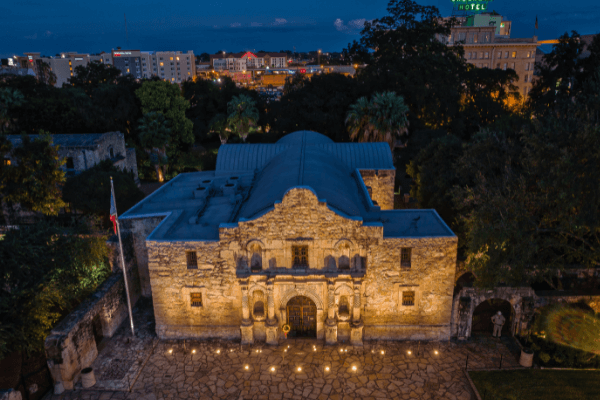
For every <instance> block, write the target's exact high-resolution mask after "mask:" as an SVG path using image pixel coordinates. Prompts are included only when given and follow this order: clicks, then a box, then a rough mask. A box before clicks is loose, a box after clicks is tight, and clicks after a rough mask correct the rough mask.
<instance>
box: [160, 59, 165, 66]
mask: <svg viewBox="0 0 600 400" xmlns="http://www.w3.org/2000/svg"><path fill="white" fill-rule="evenodd" d="M161 60H162V59H161ZM160 66H161V67H162V66H164V64H163V63H160Z"/></svg>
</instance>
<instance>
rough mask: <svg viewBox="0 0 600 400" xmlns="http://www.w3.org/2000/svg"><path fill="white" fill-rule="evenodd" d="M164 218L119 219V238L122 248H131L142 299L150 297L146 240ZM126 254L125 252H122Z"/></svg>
mask: <svg viewBox="0 0 600 400" xmlns="http://www.w3.org/2000/svg"><path fill="white" fill-rule="evenodd" d="M164 218H165V217H164V216H156V217H148V218H121V219H119V223H120V224H121V225H120V226H121V237H122V240H123V245H124V246H131V248H132V251H133V254H134V257H135V262H136V265H137V270H138V274H139V282H140V287H141V295H142V296H144V297H151V296H152V289H151V287H150V275H149V272H148V249H147V248H146V238H147V237H148V236H149V235H150V233H152V231H153V230H154V229H155V228H156V227H157V226H158V224H160V223H161V221H162V220H163V219H164ZM123 251H124V252H125V254H127V250H126V249H124V250H123Z"/></svg>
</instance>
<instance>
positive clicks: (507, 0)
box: [0, 0, 600, 57]
mask: <svg viewBox="0 0 600 400" xmlns="http://www.w3.org/2000/svg"><path fill="white" fill-rule="evenodd" d="M418 1H419V2H420V3H421V4H428V5H434V6H436V7H438V8H439V9H440V11H441V13H442V15H444V16H445V15H449V14H450V13H451V11H452V2H451V0H418ZM386 5H387V0H345V1H341V0H326V1H323V0H304V1H282V0H278V1H274V0H254V1H247V0H227V1H215V0H201V1H189V0H179V1H176V2H169V1H164V0H160V1H157V0H144V1H142V0H128V1H123V0H105V1H93V2H92V1H85V0H84V1H73V0H54V1H51V2H50V1H37V0H19V1H13V2H7V1H5V2H0V38H1V40H0V57H7V56H10V55H13V54H22V53H23V52H25V51H39V52H41V53H42V54H45V55H54V54H56V53H58V52H61V51H78V52H85V53H96V52H100V51H110V50H111V49H112V48H116V47H117V46H121V47H123V48H125V47H129V48H131V49H140V50H182V51H187V50H194V52H195V53H198V54H199V53H201V52H204V51H206V52H208V53H214V52H216V51H218V50H227V51H242V50H256V51H258V50H267V51H279V50H283V49H290V50H292V49H293V47H294V46H295V47H296V50H297V51H308V50H315V49H319V48H320V49H323V51H340V50H341V49H342V48H344V47H346V45H347V44H348V43H349V42H351V41H352V40H353V39H358V38H359V37H360V36H359V32H360V26H361V25H362V23H363V21H364V20H370V19H374V18H378V17H381V16H384V15H385V9H386ZM489 8H490V9H494V10H496V11H498V12H499V13H501V14H502V15H503V16H505V17H506V18H507V19H509V20H511V21H513V32H512V37H527V36H529V37H530V36H532V35H533V33H534V23H535V18H536V15H537V16H538V20H539V28H540V29H539V31H538V36H539V37H540V39H551V38H556V37H558V36H559V35H560V34H562V33H564V32H565V31H571V30H577V31H578V32H579V33H581V34H590V33H599V32H600V1H599V0H578V1H571V2H565V1H564V0H529V1H524V0H493V1H492V2H491V3H490V5H489ZM123 14H126V15H127V26H128V30H129V46H128V45H127V42H126V38H125V27H124V21H123Z"/></svg>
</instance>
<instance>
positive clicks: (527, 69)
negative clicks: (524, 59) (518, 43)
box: [525, 63, 529, 71]
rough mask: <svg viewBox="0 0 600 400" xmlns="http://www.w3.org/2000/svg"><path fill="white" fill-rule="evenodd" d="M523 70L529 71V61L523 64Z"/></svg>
mask: <svg viewBox="0 0 600 400" xmlns="http://www.w3.org/2000/svg"><path fill="white" fill-rule="evenodd" d="M525 71H529V63H527V64H525Z"/></svg>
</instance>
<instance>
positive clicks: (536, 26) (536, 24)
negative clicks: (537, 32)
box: [535, 15, 539, 29]
mask: <svg viewBox="0 0 600 400" xmlns="http://www.w3.org/2000/svg"><path fill="white" fill-rule="evenodd" d="M535 29H539V28H538V19H537V15H536V16H535Z"/></svg>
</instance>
